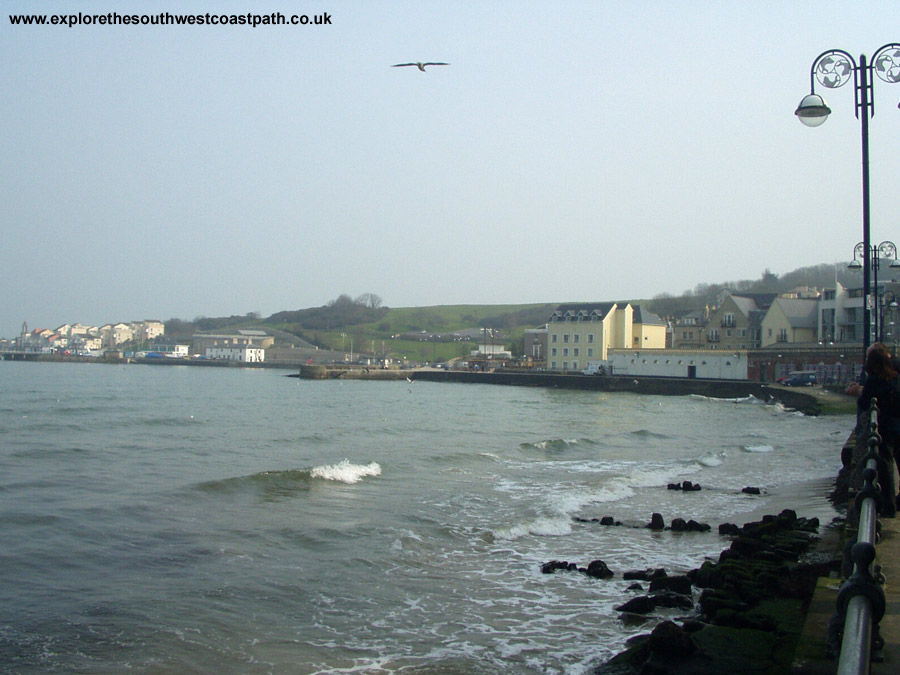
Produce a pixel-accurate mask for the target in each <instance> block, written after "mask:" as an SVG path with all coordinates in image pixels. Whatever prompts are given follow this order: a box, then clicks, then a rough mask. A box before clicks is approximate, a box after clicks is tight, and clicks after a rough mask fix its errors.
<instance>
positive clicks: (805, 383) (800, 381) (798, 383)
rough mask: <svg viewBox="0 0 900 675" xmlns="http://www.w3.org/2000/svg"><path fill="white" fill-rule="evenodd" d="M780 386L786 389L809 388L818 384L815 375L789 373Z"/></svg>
mask: <svg viewBox="0 0 900 675" xmlns="http://www.w3.org/2000/svg"><path fill="white" fill-rule="evenodd" d="M782 384H783V385H784V386H786V387H811V386H813V385H814V384H818V379H817V378H816V374H815V373H807V372H799V373H791V374H790V375H788V376H787V377H786V378H785V379H784V380H783V381H782Z"/></svg>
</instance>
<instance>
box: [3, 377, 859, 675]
mask: <svg viewBox="0 0 900 675" xmlns="http://www.w3.org/2000/svg"><path fill="white" fill-rule="evenodd" d="M285 375H286V373H285V371H279V370H263V369H232V368H202V367H185V366H156V367H151V366H138V365H104V364H52V363H18V362H3V363H0V430H2V439H3V442H2V447H0V542H2V543H0V671H2V672H10V673H46V672H66V673H70V672H84V673H124V672H153V673H185V672H191V673H213V672H215V673H302V674H307V673H310V674H311V673H442V674H443V673H586V672H589V671H590V669H591V668H592V667H593V666H596V665H598V664H599V663H601V662H603V661H604V660H605V659H607V658H609V657H610V656H611V655H613V654H614V653H615V652H617V651H618V650H620V649H621V648H622V647H623V645H624V643H625V641H626V640H627V638H628V637H630V636H631V635H633V634H634V633H636V632H644V631H646V630H649V628H652V622H651V623H650V624H648V625H644V626H628V625H625V624H624V623H622V622H621V620H620V619H619V617H618V613H617V612H616V610H615V606H617V605H619V604H621V603H622V602H624V601H625V600H627V599H629V598H630V597H633V595H634V592H633V591H629V590H627V586H628V585H629V584H630V583H631V582H626V581H624V580H623V579H622V572H624V571H627V570H633V569H645V568H656V567H664V568H666V569H667V570H668V571H669V572H670V573H680V572H684V571H687V570H689V569H692V568H695V567H698V566H699V565H700V564H701V563H702V562H703V561H704V560H705V559H706V558H707V557H714V556H717V555H718V553H719V552H720V551H721V550H722V549H723V548H725V547H726V546H727V545H728V541H727V540H726V539H724V538H722V537H720V536H719V535H718V534H717V533H716V530H717V527H718V525H719V524H720V523H723V522H736V523H741V522H746V520H748V519H750V518H751V516H752V515H757V516H758V515H759V514H760V513H763V512H766V511H765V509H766V508H767V507H772V508H773V509H775V511H776V512H777V510H779V509H780V508H782V506H783V504H782V505H778V503H776V502H775V501H773V500H774V499H775V495H776V494H778V493H780V494H781V495H782V502H783V501H784V497H783V495H785V494H787V495H788V502H789V503H790V505H791V506H792V507H793V508H795V509H796V510H797V511H798V513H799V515H805V516H810V517H811V516H817V517H820V518H824V520H825V522H827V521H828V519H829V517H830V515H833V512H831V511H830V510H829V508H830V507H829V506H828V504H827V502H826V501H825V500H824V498H823V495H824V493H825V492H826V491H827V483H828V481H829V480H830V479H832V478H833V477H834V476H835V475H836V473H837V471H838V469H839V467H840V447H841V445H842V443H843V441H844V440H845V438H846V437H847V435H848V433H849V431H850V429H851V427H852V424H853V420H852V418H850V417H848V416H836V417H819V418H816V417H808V416H804V415H801V414H799V413H796V412H793V411H790V410H787V409H785V408H784V407H782V406H780V405H777V404H776V405H772V404H767V403H765V402H762V401H759V400H756V399H753V398H748V399H743V400H717V399H713V398H704V397H698V396H689V397H659V396H635V395H631V394H623V393H616V394H612V393H602V392H593V391H560V390H554V389H540V388H521V387H506V386H490V385H463V384H438V383H427V382H406V381H399V382H371V381H347V382H344V381H340V380H333V381H307V380H299V379H296V378H289V377H286V376H285ZM684 480H689V481H691V482H694V483H697V484H699V485H700V486H701V488H702V489H701V490H699V491H696V492H682V491H674V490H669V489H667V485H668V484H669V483H673V482H681V481H684ZM809 481H814V482H813V483H812V484H813V486H814V487H815V489H813V490H810V489H808V487H807V488H806V489H803V490H801V489H799V486H803V485H805V486H808V485H809V484H810V483H809ZM745 486H754V487H760V488H762V490H763V494H762V495H760V496H753V495H748V494H744V493H742V492H741V490H742V488H743V487H745ZM654 512H658V513H660V514H662V515H663V517H664V518H665V520H666V522H670V521H671V519H672V518H675V517H681V518H684V519H685V520H687V519H691V518H692V519H694V520H697V521H700V522H705V523H708V524H709V525H710V526H711V527H712V532H709V533H674V532H671V531H651V530H649V529H647V528H646V527H644V525H646V524H647V523H648V522H649V520H650V517H651V515H652V514H653V513H654ZM603 516H611V517H613V518H614V519H615V520H616V521H618V522H620V523H621V525H619V526H612V527H610V526H602V525H600V524H599V523H597V522H592V519H598V518H601V517H603ZM594 559H602V560H604V561H605V562H606V563H607V564H608V565H609V567H610V568H611V569H612V570H613V571H614V572H615V573H616V576H615V577H613V578H612V579H609V580H598V579H593V578H590V577H588V576H587V575H584V574H579V573H572V572H557V573H555V574H552V575H549V574H542V573H541V564H542V563H544V562H547V561H549V560H568V561H571V562H575V563H577V564H578V565H580V566H586V565H587V563H589V562H590V561H591V560H594ZM666 612H676V610H661V612H660V613H659V614H658V615H656V616H657V619H656V620H659V618H661V617H664V616H667V615H666ZM675 615H676V614H674V613H673V614H672V616H675Z"/></svg>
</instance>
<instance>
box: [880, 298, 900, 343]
mask: <svg viewBox="0 0 900 675" xmlns="http://www.w3.org/2000/svg"><path fill="white" fill-rule="evenodd" d="M898 306H900V305H898V304H897V295H896V294H895V293H893V292H892V291H885V292H884V293H882V295H881V323H880V326H881V341H882V342H884V337H885V335H884V317H885V315H886V314H887V313H888V310H890V317H891V321H890V323H889V324H888V332H887V337H888V338H889V339H888V342H890V343H891V344H892V345H893V349H891V353H893V352H894V351H896V348H897V333H896V321H895V319H896V318H897V307H898Z"/></svg>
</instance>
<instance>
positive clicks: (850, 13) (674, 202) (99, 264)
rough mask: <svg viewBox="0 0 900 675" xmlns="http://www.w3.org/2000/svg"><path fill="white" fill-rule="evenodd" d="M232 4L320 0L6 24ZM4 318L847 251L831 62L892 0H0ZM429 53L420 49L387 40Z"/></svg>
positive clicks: (897, 225)
mask: <svg viewBox="0 0 900 675" xmlns="http://www.w3.org/2000/svg"><path fill="white" fill-rule="evenodd" d="M77 11H81V12H83V13H104V14H105V13H107V12H113V11H116V12H119V13H121V14H132V13H148V14H154V13H159V12H170V13H180V12H191V13H201V14H202V13H205V12H214V13H217V14H218V13H238V14H246V13H247V12H257V13H271V12H279V11H280V12H283V13H285V14H288V15H290V14H309V15H316V14H321V13H322V12H327V13H328V14H329V15H330V17H331V25H325V26H306V27H304V26H298V27H291V26H277V27H258V28H255V29H254V28H249V27H238V26H234V27H212V26H193V27H157V26H147V27H103V26H91V27H84V26H82V27H75V28H67V27H60V26H46V27H24V26H13V25H11V24H10V22H9V20H8V17H7V16H6V15H7V14H17V13H23V12H28V13H34V12H41V13H45V12H46V13H48V14H52V13H66V14H69V13H72V12H77ZM3 13H4V15H3V16H2V17H0V18H2V22H0V23H2V27H0V62H2V64H3V67H2V69H0V83H2V84H0V87H2V89H0V222H2V226H3V242H2V248H0V250H2V264H0V281H2V287H3V289H4V293H3V299H2V302H0V335H2V336H7V337H8V336H12V335H15V334H17V333H18V331H19V328H20V326H21V324H22V321H28V325H29V327H31V328H34V327H38V326H40V327H50V328H53V327H55V326H57V325H59V324H61V323H64V322H69V323H74V322H83V323H91V324H102V323H106V322H115V321H130V320H137V319H143V318H157V319H161V320H166V319H169V318H172V317H178V318H183V319H191V318H194V317H196V316H200V315H203V316H220V315H227V314H232V313H238V314H243V313H246V312H251V311H258V312H261V313H262V314H263V315H264V316H267V315H269V314H271V313H273V312H277V311H280V310H285V309H299V308H304V307H311V306H318V305H321V304H324V303H326V302H328V301H329V300H331V299H333V298H335V297H337V296H338V295H339V294H341V293H348V294H350V295H352V296H356V295H358V294H361V293H365V292H371V293H376V294H378V295H380V296H381V297H382V298H383V300H384V302H385V304H386V305H389V306H393V307H402V306H413V305H431V304H455V303H524V302H565V301H576V300H614V299H620V298H633V297H636V298H641V297H643V298H648V297H652V296H654V295H656V294H658V293H662V292H669V293H674V294H678V293H681V292H682V291H684V290H686V289H689V288H693V287H694V286H695V285H696V284H698V283H701V282H717V281H727V280H735V279H742V278H757V277H758V276H759V275H760V274H761V273H762V271H763V270H764V269H765V268H770V269H771V270H772V271H773V272H775V273H778V274H780V273H784V272H787V271H790V270H792V269H795V268H797V267H801V266H805V265H812V264H817V263H820V262H832V261H835V262H836V261H841V262H846V261H847V260H849V259H850V258H851V255H852V249H853V246H854V245H855V244H856V243H857V241H859V240H860V239H861V199H862V197H861V178H860V175H861V170H860V154H861V153H860V126H859V122H858V121H857V120H856V118H855V117H854V114H853V87H852V84H851V85H848V86H845V87H843V88H841V89H836V90H820V91H822V92H823V93H824V95H825V97H826V99H827V100H828V102H829V104H830V105H831V107H832V108H833V110H834V112H833V114H832V116H831V118H829V120H828V121H827V122H826V123H825V124H824V125H823V126H821V127H818V128H815V129H810V128H806V127H804V126H803V125H801V124H800V123H799V122H798V121H797V119H796V118H795V116H794V114H793V113H794V109H795V108H796V106H797V104H798V102H799V101H800V99H801V98H802V96H803V95H804V94H806V93H808V90H809V69H810V66H811V65H812V62H813V60H814V59H815V57H816V56H818V55H819V54H820V53H821V52H823V51H825V50H827V49H830V48H840V49H845V50H847V51H849V52H851V53H852V54H853V55H854V56H856V57H858V56H859V54H860V53H865V54H868V55H871V54H872V53H873V52H874V51H875V50H876V49H877V48H878V47H880V46H881V45H883V44H885V43H888V42H900V2H896V0H883V1H878V2H874V1H871V0H856V1H854V2H847V1H846V0H816V1H815V2H812V1H810V2H805V1H797V0H794V1H790V2H786V1H785V0H773V1H758V0H750V1H742V2H736V1H735V2H732V1H723V0H714V1H710V2H703V1H700V0H691V1H687V0H685V1H682V2H678V1H671V0H670V1H665V2H664V1H644V2H642V1H639V0H638V1H629V2H622V0H615V1H613V0H594V1H590V2H589V1H584V2H575V1H572V2H547V1H542V2H529V1H527V0H509V1H499V0H497V1H493V2H492V1H490V0H487V1H479V2H452V1H449V0H443V1H441V2H429V1H427V0H416V1H411V2H390V1H372V2H362V1H359V2H348V1H345V0H324V1H321V0H320V1H318V2H302V1H301V0H296V1H295V2H284V1H283V0H271V1H269V2H261V1H260V0H242V1H231V0H228V1H226V0H190V1H189V2H188V1H182V0H166V1H157V0H152V1H151V0H145V1H138V0H131V1H125V0H106V1H105V2H87V1H85V2H78V1H73V0H5V1H4V2H3ZM409 61H448V62H450V63H451V64H452V65H450V66H447V67H434V68H431V69H429V70H428V72H426V73H422V72H419V71H418V70H417V69H415V68H391V67H390V66H391V64H394V63H400V62H409ZM875 99H876V116H875V118H874V120H873V121H872V123H871V129H870V134H871V178H872V180H871V191H872V238H873V241H881V240H882V239H893V240H895V241H897V242H898V243H900V231H898V230H900V208H898V206H900V153H898V149H900V110H898V108H897V102H898V101H900V84H896V85H890V84H887V83H884V82H882V81H880V80H877V81H876V82H875Z"/></svg>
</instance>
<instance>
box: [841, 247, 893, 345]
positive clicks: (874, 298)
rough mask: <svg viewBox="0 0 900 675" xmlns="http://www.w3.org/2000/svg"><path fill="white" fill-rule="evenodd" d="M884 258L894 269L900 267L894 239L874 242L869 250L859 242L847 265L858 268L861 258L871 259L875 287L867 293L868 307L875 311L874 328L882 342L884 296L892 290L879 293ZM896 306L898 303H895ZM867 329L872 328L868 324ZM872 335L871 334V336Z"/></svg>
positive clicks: (853, 268)
mask: <svg viewBox="0 0 900 675" xmlns="http://www.w3.org/2000/svg"><path fill="white" fill-rule="evenodd" d="M883 259H888V260H890V261H891V264H890V267H891V269H892V270H896V269H900V260H897V245H896V244H895V243H894V242H892V241H883V242H881V243H880V244H878V245H875V244H872V246H871V247H869V249H868V250H866V245H865V244H864V243H863V242H859V243H858V244H857V245H856V246H855V247H854V248H853V260H851V261H850V264H849V265H847V269H851V270H858V269H860V267H862V265H861V264H860V262H859V261H860V260H862V261H863V263H865V262H866V261H867V260H868V261H870V269H871V270H872V274H873V280H874V288H873V295H871V296H869V295H866V298H867V301H866V307H867V309H869V310H874V311H875V317H874V320H873V321H872V328H874V329H875V336H874V340H875V342H882V341H883V340H882V337H883V334H884V306H885V300H884V296H885V294H886V293H890V291H885V292H884V293H881V294H880V295H879V293H878V270H879V269H880V268H881V261H882V260H883ZM891 297H892V300H893V294H892V293H891ZM894 304H895V306H896V303H894ZM866 329H867V331H869V330H871V329H870V328H869V327H868V326H866ZM869 337H871V336H869Z"/></svg>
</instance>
